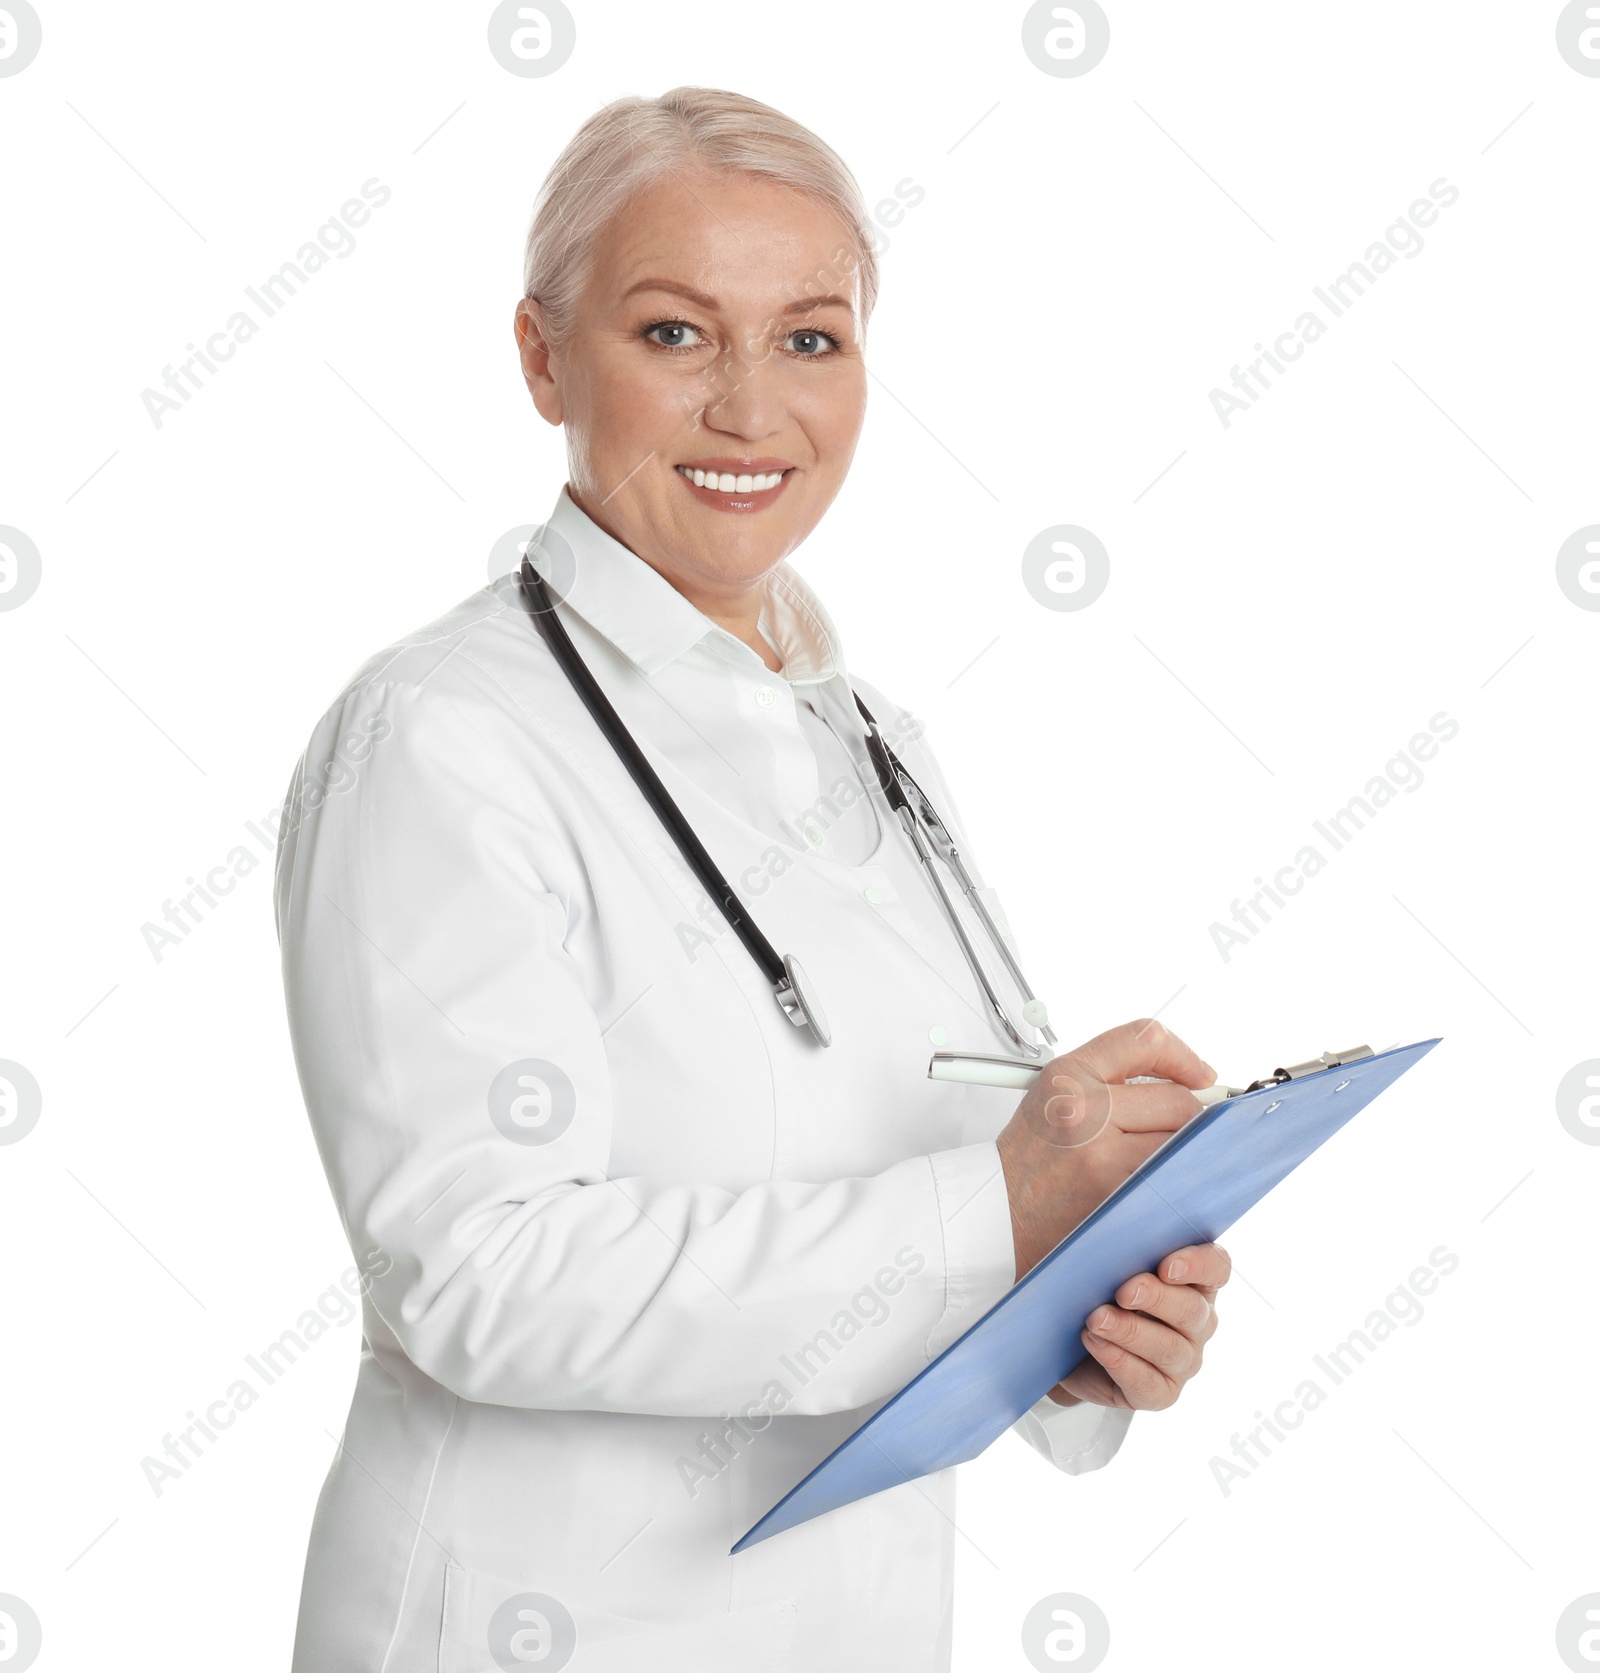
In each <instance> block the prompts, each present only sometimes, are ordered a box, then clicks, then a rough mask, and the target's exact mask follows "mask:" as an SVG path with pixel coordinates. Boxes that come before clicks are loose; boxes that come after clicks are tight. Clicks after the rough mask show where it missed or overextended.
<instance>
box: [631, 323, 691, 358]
mask: <svg viewBox="0 0 1600 1673" xmlns="http://www.w3.org/2000/svg"><path fill="white" fill-rule="evenodd" d="M658 331H659V332H665V333H666V335H665V336H663V337H658V336H657V335H656V333H657V332H658ZM690 333H692V334H693V336H694V337H695V338H696V339H697V340H696V341H694V342H690V341H689V340H688V337H687V334H690ZM704 335H705V334H704V332H702V331H701V329H700V327H699V326H698V325H690V323H689V322H688V321H687V320H681V319H663V320H657V321H656V322H655V324H654V325H647V326H646V327H645V328H644V330H643V331H642V332H641V333H640V336H642V337H644V338H645V339H646V340H647V341H652V342H655V343H656V344H658V345H659V346H660V347H661V348H664V349H673V350H676V351H678V352H680V353H681V352H682V351H683V350H685V349H697V348H699V347H700V346H701V341H700V340H702V339H703V338H704Z"/></svg>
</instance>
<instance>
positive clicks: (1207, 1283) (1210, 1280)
mask: <svg viewBox="0 0 1600 1673" xmlns="http://www.w3.org/2000/svg"><path fill="white" fill-rule="evenodd" d="M1156 1271H1157V1272H1158V1273H1159V1275H1160V1276H1161V1277H1162V1278H1163V1279H1164V1280H1165V1281H1166V1282H1167V1283H1169V1284H1190V1285H1193V1286H1194V1287H1195V1288H1196V1289H1200V1290H1208V1291H1209V1292H1210V1294H1209V1295H1208V1296H1207V1298H1206V1299H1207V1300H1213V1299H1215V1296H1216V1292H1217V1291H1218V1290H1220V1289H1221V1288H1222V1286H1223V1285H1224V1284H1226V1283H1227V1281H1228V1280H1229V1278H1231V1277H1232V1276H1233V1259H1232V1257H1231V1256H1230V1255H1229V1254H1228V1251H1227V1250H1226V1249H1224V1248H1222V1247H1221V1246H1220V1245H1218V1244H1215V1243H1197V1244H1194V1245H1192V1246H1191V1247H1190V1248H1187V1249H1174V1250H1173V1251H1172V1253H1171V1254H1170V1255H1168V1256H1167V1257H1166V1259H1165V1260H1163V1261H1160V1262H1159V1263H1158V1264H1157V1267H1156Z"/></svg>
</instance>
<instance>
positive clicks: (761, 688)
mask: <svg viewBox="0 0 1600 1673" xmlns="http://www.w3.org/2000/svg"><path fill="white" fill-rule="evenodd" d="M756 701H757V702H758V703H759V704H760V705H761V707H762V708H764V709H770V708H771V707H772V705H773V704H774V703H776V702H777V701H778V694H777V692H775V691H774V690H773V689H772V687H771V686H770V685H758V686H757V687H756Z"/></svg>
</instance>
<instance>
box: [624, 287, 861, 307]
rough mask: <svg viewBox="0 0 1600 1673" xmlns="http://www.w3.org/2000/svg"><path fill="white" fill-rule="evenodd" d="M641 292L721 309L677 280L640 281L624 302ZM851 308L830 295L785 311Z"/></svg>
mask: <svg viewBox="0 0 1600 1673" xmlns="http://www.w3.org/2000/svg"><path fill="white" fill-rule="evenodd" d="M641 290H664V291H670V292H671V293H672V294H673V295H674V296H681V297H684V298H685V299H686V300H688V301H690V302H693V303H694V304H695V305H696V306H697V307H700V308H705V309H706V310H707V311H708V312H711V313H716V312H718V310H719V309H720V307H721V304H720V303H719V302H718V301H717V299H716V297H714V296H707V295H706V293H705V292H704V291H703V290H696V289H695V288H694V286H693V285H682V284H679V283H678V281H677V280H676V279H640V280H639V282H638V283H637V284H633V285H629V286H628V288H627V289H626V290H625V291H624V292H623V293H622V300H623V301H624V302H626V301H627V299H628V298H629V297H630V296H632V295H633V294H634V293H635V292H636V291H641ZM850 307H851V304H850V302H849V301H848V300H847V299H846V298H845V297H842V296H835V295H832V294H830V295H828V296H802V297H799V298H797V299H796V300H795V301H793V302H791V303H789V304H788V305H787V306H786V307H785V308H784V310H783V311H784V313H785V314H809V313H814V312H815V311H816V310H817V309H818V308H843V309H845V310H847V311H848V310H849V309H850Z"/></svg>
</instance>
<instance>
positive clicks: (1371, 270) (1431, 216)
mask: <svg viewBox="0 0 1600 1673" xmlns="http://www.w3.org/2000/svg"><path fill="white" fill-rule="evenodd" d="M1460 196H1461V193H1460V192H1459V191H1458V190H1457V188H1456V187H1454V186H1452V185H1451V184H1450V182H1449V181H1448V180H1446V179H1445V178H1444V176H1443V175H1440V177H1439V178H1438V179H1437V180H1435V181H1434V182H1433V184H1432V185H1431V186H1429V188H1428V195H1427V197H1425V198H1417V199H1415V200H1414V201H1413V202H1412V204H1411V205H1410V207H1409V208H1408V209H1407V210H1406V212H1405V214H1404V215H1402V216H1401V217H1400V219H1399V220H1397V221H1395V222H1393V223H1392V224H1391V225H1389V226H1388V227H1386V228H1385V229H1384V234H1383V237H1382V238H1381V239H1380V240H1378V241H1377V242H1376V243H1373V244H1369V245H1368V246H1367V250H1366V254H1365V256H1364V257H1363V259H1362V260H1360V261H1353V262H1351V263H1350V265H1349V266H1348V267H1347V268H1346V269H1345V270H1344V272H1343V273H1341V274H1340V275H1339V276H1338V278H1336V279H1330V280H1329V281H1328V284H1327V286H1326V287H1324V286H1322V285H1313V286H1312V287H1311V292H1312V295H1314V296H1315V297H1316V298H1317V300H1318V301H1319V302H1321V303H1322V305H1323V306H1324V307H1325V308H1326V309H1327V310H1328V313H1329V314H1330V315H1331V316H1332V319H1338V318H1339V317H1340V316H1341V315H1342V314H1345V313H1348V312H1349V310H1350V308H1351V307H1352V306H1353V305H1354V304H1355V303H1356V302H1357V301H1358V300H1359V299H1360V298H1361V297H1363V296H1365V295H1366V293H1367V290H1368V288H1369V287H1370V286H1371V285H1372V284H1373V283H1374V281H1375V280H1377V279H1379V278H1381V277H1382V276H1383V275H1384V274H1385V273H1387V272H1388V271H1389V269H1390V268H1391V267H1393V266H1394V265H1395V262H1396V260H1397V259H1398V258H1399V257H1401V256H1404V257H1405V258H1406V260H1407V261H1411V260H1414V259H1415V258H1416V257H1417V256H1419V255H1421V254H1422V251H1423V249H1424V248H1425V244H1424V240H1423V237H1422V232H1423V229H1424V228H1426V227H1431V226H1432V225H1433V223H1434V222H1435V221H1436V220H1438V218H1439V211H1440V210H1441V209H1450V208H1453V207H1454V206H1455V204H1456V202H1457V200H1458V199H1459V198H1460ZM1330 323H1331V321H1330V320H1324V319H1323V317H1322V315H1321V314H1319V313H1318V312H1317V310H1316V309H1315V308H1307V309H1306V310H1305V312H1304V313H1302V314H1301V315H1300V317H1299V318H1298V319H1297V320H1296V321H1295V322H1294V324H1293V325H1292V326H1290V328H1289V329H1288V330H1287V331H1283V332H1280V333H1279V334H1278V336H1277V337H1275V338H1274V339H1273V343H1272V347H1271V348H1270V349H1269V348H1267V347H1266V345H1265V344H1263V343H1257V344H1256V358H1255V359H1254V360H1253V361H1251V362H1250V364H1249V365H1248V366H1247V367H1239V366H1235V367H1234V368H1233V375H1232V378H1231V380H1230V381H1231V382H1232V384H1233V387H1234V389H1236V390H1237V391H1238V392H1239V393H1238V394H1235V395H1230V394H1229V393H1228V391H1227V390H1226V389H1213V390H1212V391H1211V410H1212V411H1213V412H1214V413H1216V415H1217V417H1218V418H1219V419H1220V420H1221V421H1222V427H1223V429H1224V430H1226V429H1227V428H1228V427H1229V426H1230V425H1231V424H1232V423H1233V415H1234V414H1235V413H1241V412H1249V410H1250V409H1251V407H1253V406H1254V405H1255V404H1256V402H1257V401H1259V400H1260V399H1261V397H1262V395H1263V394H1265V393H1266V391H1267V390H1269V389H1270V388H1271V387H1272V379H1271V378H1270V377H1269V376H1268V375H1267V371H1266V370H1265V368H1268V367H1270V368H1271V370H1272V372H1274V373H1276V374H1278V375H1279V376H1281V375H1282V374H1283V373H1284V372H1286V371H1288V369H1289V367H1288V366H1287V365H1285V364H1284V362H1285V361H1287V362H1289V363H1290V365H1292V364H1293V363H1294V362H1295V361H1296V360H1298V359H1299V358H1300V356H1301V355H1302V354H1304V353H1305V351H1306V346H1307V344H1309V343H1314V342H1316V341H1317V339H1318V338H1320V337H1321V336H1322V335H1323V334H1324V333H1325V332H1326V331H1327V329H1328V326H1329V324H1330Z"/></svg>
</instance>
